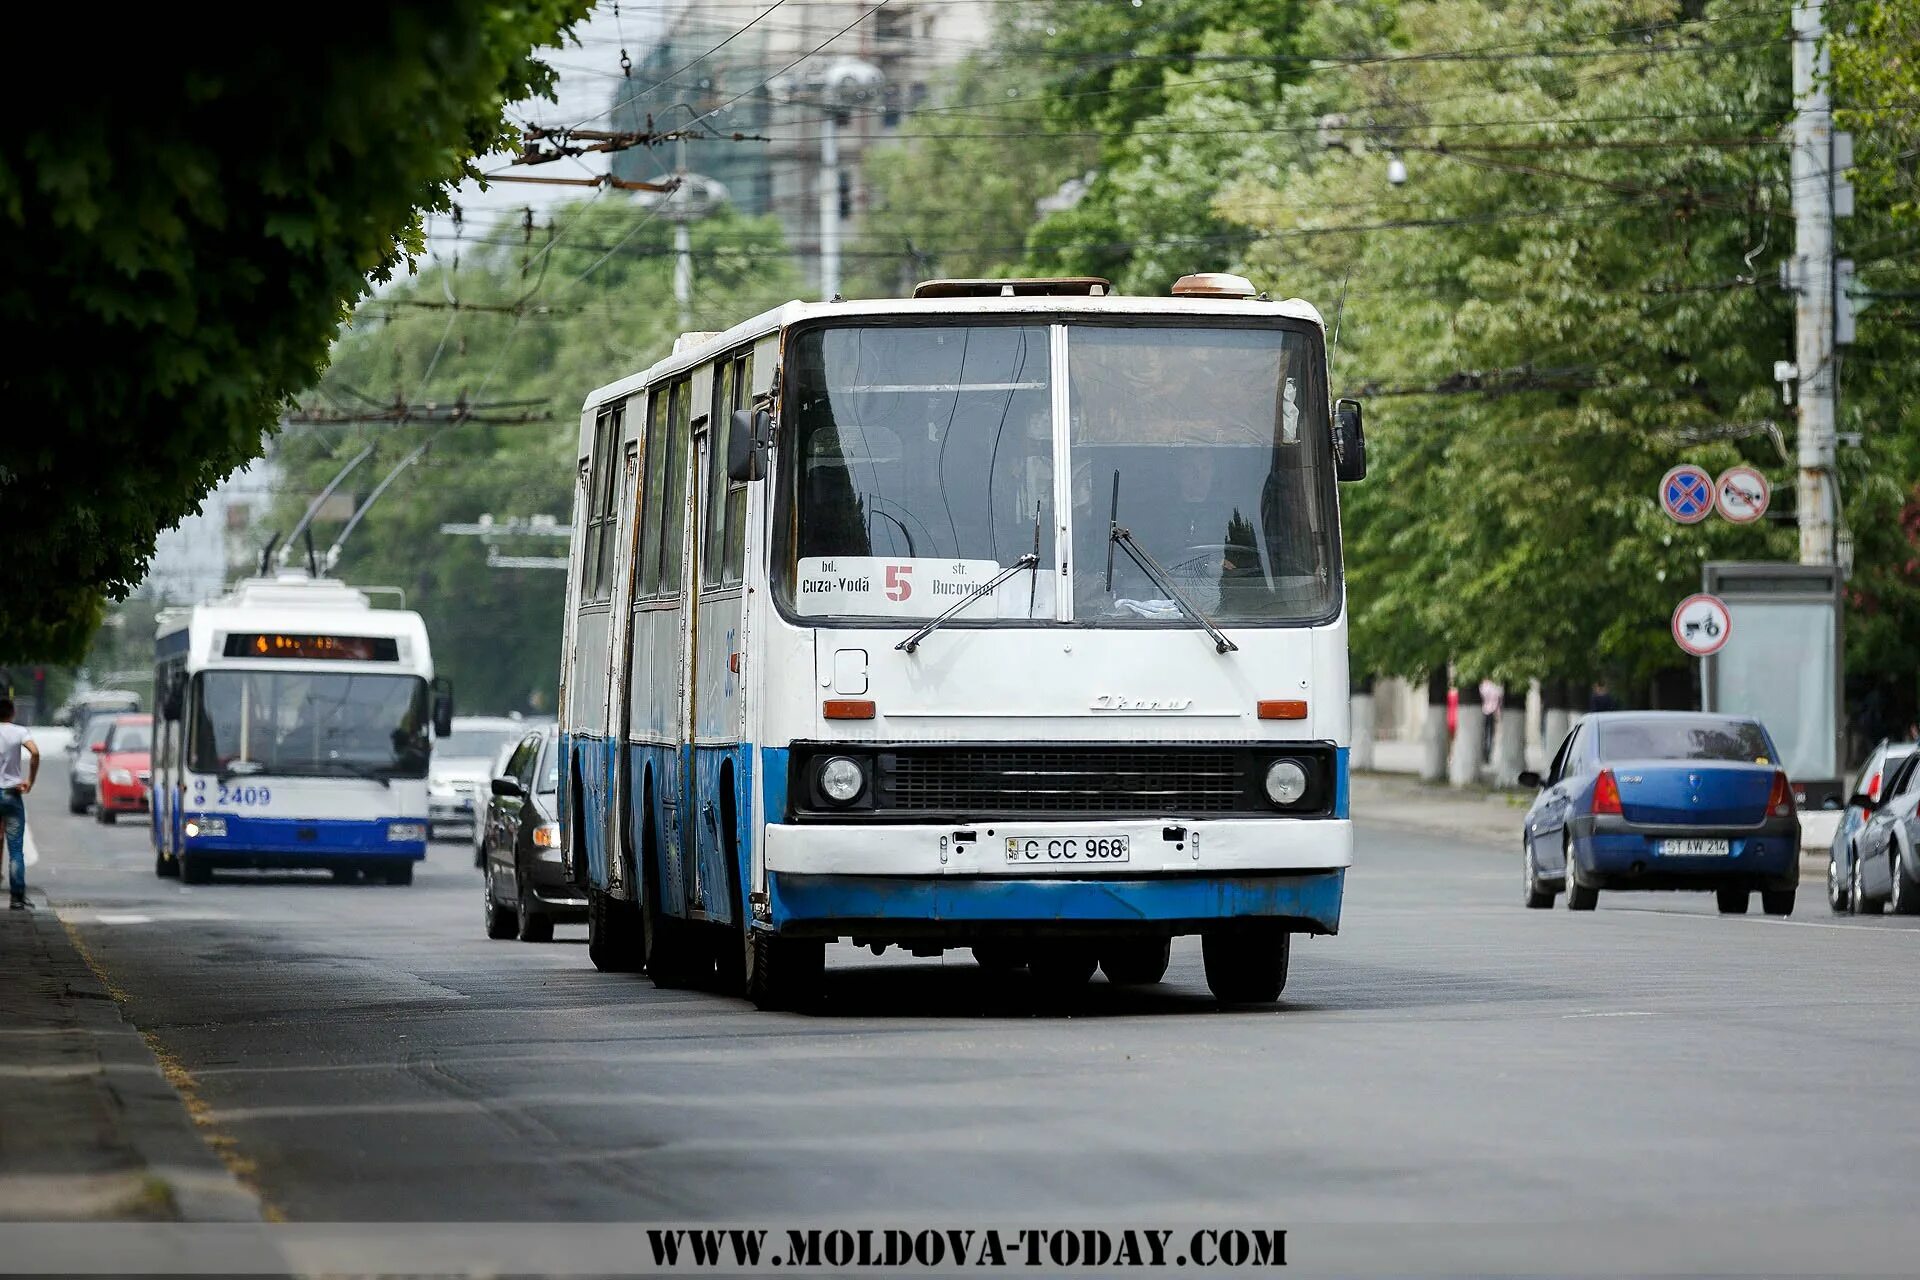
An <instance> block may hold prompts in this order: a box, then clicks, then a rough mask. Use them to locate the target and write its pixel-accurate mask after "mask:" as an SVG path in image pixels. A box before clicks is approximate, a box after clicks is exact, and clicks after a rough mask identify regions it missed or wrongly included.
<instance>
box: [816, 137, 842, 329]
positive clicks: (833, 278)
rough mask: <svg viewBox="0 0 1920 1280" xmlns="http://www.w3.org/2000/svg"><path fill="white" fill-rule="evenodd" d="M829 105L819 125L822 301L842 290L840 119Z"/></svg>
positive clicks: (826, 300) (831, 297) (831, 299)
mask: <svg viewBox="0 0 1920 1280" xmlns="http://www.w3.org/2000/svg"><path fill="white" fill-rule="evenodd" d="M839 114H840V111H839V108H838V107H829V108H828V110H827V114H826V118H825V119H824V120H823V121H822V122H821V125H820V301H822V302H832V301H833V299H834V297H835V295H837V294H838V293H839V292H840V120H839Z"/></svg>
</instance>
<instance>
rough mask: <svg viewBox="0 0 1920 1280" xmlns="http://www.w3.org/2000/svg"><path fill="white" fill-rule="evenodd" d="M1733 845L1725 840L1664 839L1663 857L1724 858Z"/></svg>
mask: <svg viewBox="0 0 1920 1280" xmlns="http://www.w3.org/2000/svg"><path fill="white" fill-rule="evenodd" d="M1731 851H1732V850H1731V846H1730V845H1729V844H1728V842H1727V841H1725V840H1662V841H1661V842H1660V856H1661V857H1663V858H1724V857H1726V856H1727V854H1728V853H1730V852H1731Z"/></svg>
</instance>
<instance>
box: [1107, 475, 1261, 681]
mask: <svg viewBox="0 0 1920 1280" xmlns="http://www.w3.org/2000/svg"><path fill="white" fill-rule="evenodd" d="M1114 491H1115V493H1116V494H1118V492H1119V487H1118V485H1116V486H1115V490H1114ZM1115 546H1118V547H1119V548H1120V549H1121V550H1122V551H1124V552H1126V553H1127V554H1128V555H1129V556H1131V557H1132V558H1133V562H1134V563H1135V564H1137V565H1139V566H1140V571H1141V572H1142V573H1144V574H1146V575H1147V576H1148V577H1149V578H1151V579H1153V584H1154V585H1155V586H1157V587H1159V588H1160V589H1161V590H1162V591H1164V592H1166V593H1167V596H1168V598H1169V599H1171V600H1172V601H1173V602H1174V603H1175V604H1177V605H1179V606H1180V612H1182V613H1184V614H1186V615H1187V616H1188V617H1189V618H1191V619H1193V620H1194V622H1196V623H1198V624H1199V625H1200V626H1201V627H1202V628H1204V629H1205V630H1206V633H1207V634H1208V635H1210V636H1212V637H1213V648H1214V652H1215V653H1226V652H1228V651H1230V650H1236V649H1238V648H1239V647H1240V646H1239V645H1237V644H1235V643H1234V642H1233V641H1231V640H1229V639H1227V636H1226V633H1225V632H1224V631H1222V630H1220V628H1219V627H1217V626H1215V625H1214V621H1213V619H1212V618H1209V617H1208V616H1207V615H1206V614H1205V613H1203V612H1202V611H1201V609H1200V606H1199V605H1197V604H1195V603H1194V602H1193V601H1191V600H1189V599H1187V593H1186V592H1184V591H1182V590H1181V589H1180V588H1179V587H1177V586H1175V585H1174V583H1173V578H1172V577H1171V576H1170V575H1169V574H1168V573H1167V571H1166V570H1165V569H1163V568H1161V567H1160V562H1159V561H1158V560H1155V559H1154V558H1153V557H1152V556H1151V555H1150V554H1148V552H1147V549H1146V548H1145V547H1143V546H1141V545H1140V544H1139V543H1138V542H1135V541H1134V538H1133V534H1131V533H1129V532H1128V531H1127V530H1126V529H1123V528H1122V527H1121V526H1120V522H1119V521H1118V520H1114V521H1112V522H1111V523H1110V525H1109V527H1108V530H1107V558H1108V566H1107V574H1108V580H1109V581H1111V580H1112V574H1113V566H1112V558H1113V548H1114V547H1115Z"/></svg>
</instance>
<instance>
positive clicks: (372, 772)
mask: <svg viewBox="0 0 1920 1280" xmlns="http://www.w3.org/2000/svg"><path fill="white" fill-rule="evenodd" d="M370 589H371V588H370ZM153 687H154V699H155V704H156V705H155V710H156V712H157V714H156V715H155V724H154V736H153V806H152V807H153V847H154V872H155V874H157V875H160V876H176V875H177V876H179V877H180V878H181V879H182V880H184V881H186V882H187V883H189V884H204V883H205V882H206V881H207V880H208V879H209V878H210V876H211V873H212V872H213V870H214V869H215V868H217V867H306V868H324V869H326V870H329V871H331V872H332V873H333V875H334V878H336V879H340V880H347V879H352V878H353V877H355V876H357V875H360V874H362V873H364V874H365V875H367V876H368V877H370V878H379V879H384V880H385V881H386V882H387V883H389V884H408V883H410V882H411V881H412V880H413V864H414V863H416V862H419V861H420V860H422V859H423V858H425V857H426V856H427V761H428V756H429V754H430V752H431V750H432V748H431V740H430V738H429V736H428V730H429V728H436V729H437V730H438V732H441V733H445V732H446V731H447V725H448V723H449V722H450V721H451V719H452V716H453V704H452V695H451V692H450V691H449V690H448V689H447V687H446V684H445V682H444V681H436V680H435V678H434V674H433V655H432V653H431V652H430V651H429V649H428V647H427V630H426V627H425V625H424V624H423V623H422V622H421V620H420V615H419V614H417V613H411V612H408V611H406V610H404V609H378V608H375V607H373V605H372V603H371V601H370V599H369V598H368V595H367V593H366V592H365V591H360V590H356V589H354V588H352V587H349V586H347V585H346V584H345V583H342V582H339V581H336V580H334V579H330V578H310V577H308V576H307V575H305V574H302V573H288V572H283V573H282V574H281V575H280V576H279V577H277V578H250V579H247V580H245V581H243V582H241V583H240V584H239V585H238V586H236V587H235V588H234V589H233V591H232V592H231V593H230V594H229V595H226V596H224V597H222V598H220V599H218V600H214V601H212V602H210V603H207V604H200V605H195V606H193V607H191V608H184V609H169V610H166V611H164V612H162V614H161V615H160V618H159V625H158V628H157V635H156V637H155V641H154V681H153Z"/></svg>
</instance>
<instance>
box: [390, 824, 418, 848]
mask: <svg viewBox="0 0 1920 1280" xmlns="http://www.w3.org/2000/svg"><path fill="white" fill-rule="evenodd" d="M426 838H427V824H426V823H424V822H389V823H388V824H387V839H389V840H400V841H405V842H408V843H412V842H414V841H419V840H425V839H426Z"/></svg>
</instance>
